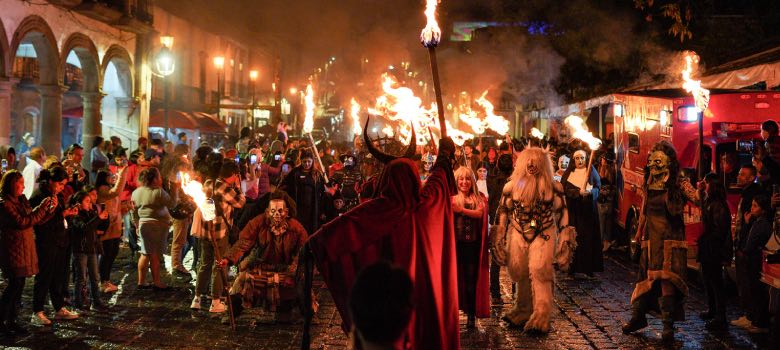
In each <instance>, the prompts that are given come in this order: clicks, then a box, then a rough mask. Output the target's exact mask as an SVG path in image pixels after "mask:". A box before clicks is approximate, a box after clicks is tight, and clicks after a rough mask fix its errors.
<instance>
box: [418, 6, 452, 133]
mask: <svg viewBox="0 0 780 350" xmlns="http://www.w3.org/2000/svg"><path fill="white" fill-rule="evenodd" d="M438 4H439V0H426V3H425V17H426V18H427V19H428V23H427V24H426V25H425V28H423V30H422V32H421V33H420V41H422V44H423V46H425V47H427V48H428V57H429V58H430V60H431V75H432V76H433V90H434V92H435V93H436V107H437V110H438V112H439V129H440V130H439V132H440V133H441V137H442V138H445V137H447V126H446V124H445V120H444V102H442V98H441V83H440V82H439V64H438V63H437V62H436V46H438V45H439V40H441V29H440V28H439V23H438V22H436V6H438Z"/></svg>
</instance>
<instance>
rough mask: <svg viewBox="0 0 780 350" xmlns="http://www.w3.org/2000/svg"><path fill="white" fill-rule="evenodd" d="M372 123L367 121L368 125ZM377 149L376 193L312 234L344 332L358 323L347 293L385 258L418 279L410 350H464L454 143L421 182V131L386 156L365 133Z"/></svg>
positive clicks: (443, 147) (445, 145) (446, 144)
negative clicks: (359, 276) (417, 150)
mask: <svg viewBox="0 0 780 350" xmlns="http://www.w3.org/2000/svg"><path fill="white" fill-rule="evenodd" d="M364 130H370V129H369V128H368V121H366V128H365V129H364ZM364 138H365V141H366V142H365V144H366V146H367V147H368V149H369V151H370V152H371V154H372V155H373V156H374V157H375V158H376V159H377V160H379V161H381V162H383V163H385V164H386V165H385V167H384V169H383V171H382V174H381V175H380V177H379V180H378V182H377V188H376V191H375V193H374V198H373V199H371V200H368V201H367V202H364V203H363V204H361V205H360V206H358V207H355V208H354V209H352V210H351V211H349V212H347V213H345V214H344V215H341V216H340V217H338V218H336V219H335V220H333V221H332V222H330V223H328V224H326V225H324V226H323V227H322V228H321V229H320V230H319V231H318V232H317V233H315V234H314V235H313V236H312V237H311V238H310V239H309V245H310V247H311V249H312V252H313V255H314V258H315V262H316V264H317V268H318V270H319V271H320V273H321V275H322V277H323V279H324V280H325V283H326V284H327V286H328V290H330V292H331V294H332V295H333V299H334V301H335V303H336V307H337V309H338V311H339V313H340V315H341V318H342V320H343V324H342V326H343V328H344V331H345V332H349V330H350V329H351V327H352V326H353V323H352V319H351V316H350V313H349V310H348V304H347V298H348V294H349V290H350V287H351V286H352V284H353V282H354V281H355V278H356V276H357V274H358V273H359V272H360V270H361V269H362V268H363V267H366V266H369V265H371V264H373V263H376V262H377V261H380V260H389V261H390V262H391V263H393V264H395V265H397V266H399V267H401V268H402V269H404V270H405V271H406V272H407V273H408V274H409V276H410V277H411V278H412V282H413V286H414V287H413V288H414V289H413V295H414V300H415V304H416V305H417V306H416V307H415V310H414V317H413V318H412V322H411V323H410V326H409V328H408V329H407V331H406V344H405V346H404V348H405V349H409V348H411V349H445V350H449V349H458V348H459V347H460V339H459V332H458V285H457V264H456V259H455V234H454V227H453V212H452V205H451V203H450V197H451V196H452V195H454V194H455V193H456V188H455V179H454V177H453V171H452V164H453V161H454V157H453V155H454V153H455V145H454V143H453V142H452V139H450V138H444V139H442V140H441V142H440V145H439V154H438V157H437V162H436V164H435V165H434V167H433V169H432V170H431V175H430V177H428V180H427V181H426V183H425V186H422V185H421V183H420V175H419V171H418V167H417V164H416V163H415V162H414V161H412V160H411V159H410V158H411V157H412V156H413V155H414V153H415V147H416V144H415V139H416V136H415V135H414V133H412V137H411V140H412V141H411V144H410V145H409V146H408V147H407V149H406V152H405V154H404V156H403V157H396V156H391V155H388V154H385V153H383V152H381V151H379V150H378V149H376V147H375V146H373V144H372V142H371V140H370V139H369V138H368V136H367V135H366V134H365V133H364Z"/></svg>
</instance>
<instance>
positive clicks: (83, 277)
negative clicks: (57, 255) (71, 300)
mask: <svg viewBox="0 0 780 350" xmlns="http://www.w3.org/2000/svg"><path fill="white" fill-rule="evenodd" d="M73 260H74V261H75V263H76V270H77V271H76V283H75V285H74V294H75V305H76V307H78V308H82V307H85V306H86V305H89V304H88V303H87V302H88V301H89V300H87V298H88V297H90V299H91V301H92V303H93V304H94V305H100V304H102V303H101V302H100V289H99V288H98V283H100V274H99V273H98V259H97V254H73ZM87 280H89V295H87Z"/></svg>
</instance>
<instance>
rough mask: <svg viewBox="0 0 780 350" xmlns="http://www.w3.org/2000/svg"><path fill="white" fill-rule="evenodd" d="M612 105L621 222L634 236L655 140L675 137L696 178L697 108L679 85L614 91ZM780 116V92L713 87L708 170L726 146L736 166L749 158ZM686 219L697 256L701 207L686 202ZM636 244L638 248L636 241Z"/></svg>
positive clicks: (734, 196) (732, 195) (733, 196)
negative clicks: (766, 126)
mask: <svg viewBox="0 0 780 350" xmlns="http://www.w3.org/2000/svg"><path fill="white" fill-rule="evenodd" d="M610 106H611V110H610V111H609V112H610V113H611V114H612V117H613V118H614V130H615V154H616V167H617V174H618V187H619V188H618V193H619V200H618V208H617V222H618V225H620V226H622V227H623V228H624V229H625V230H626V231H625V232H627V237H628V238H629V239H631V238H632V237H634V234H635V232H636V228H637V225H638V222H639V213H640V209H641V205H642V199H643V193H642V183H643V181H644V166H645V163H646V162H647V155H648V153H649V151H650V149H651V148H652V147H653V145H655V144H656V143H657V142H658V141H660V140H668V141H670V142H671V143H672V144H673V145H674V147H675V149H676V150H677V155H678V158H679V161H680V167H681V169H683V171H684V172H685V173H686V174H687V175H688V176H689V177H690V178H691V180H692V181H694V182H695V181H696V174H698V169H697V168H698V161H699V142H698V140H699V131H698V111H697V109H696V107H695V106H694V101H693V98H692V97H690V95H686V94H685V93H684V92H681V91H679V90H677V91H668V90H667V91H648V92H641V93H636V94H633V93H631V94H614V98H613V99H612V103H611V105H610ZM779 116H780V92H773V91H760V92H756V91H733V90H732V91H713V93H712V95H711V97H710V103H709V106H708V108H707V110H706V111H705V112H704V123H703V127H704V162H705V164H707V167H708V168H707V169H705V173H707V172H710V171H716V170H718V169H720V166H721V164H720V163H721V155H722V154H724V153H726V152H729V153H734V154H735V156H736V160H737V163H738V164H737V165H736V166H737V167H739V166H740V165H742V164H750V162H751V158H752V147H753V145H754V143H755V142H760V137H761V136H760V132H761V128H760V126H761V122H763V121H765V120H767V119H774V118H778V117H779ZM739 191H740V190H739V189H737V188H730V189H729V192H728V202H729V207H730V209H731V212H732V213H734V212H735V211H736V207H737V203H738V201H739ZM733 217H734V215H733V214H732V219H733ZM684 221H685V224H686V231H685V232H686V240H687V241H688V246H689V249H688V257H689V261H691V262H692V260H691V259H692V258H694V257H695V256H696V249H697V247H696V239H697V238H698V237H699V236H700V235H701V230H702V227H701V212H700V210H699V208H698V207H696V206H694V205H692V204H690V203H689V204H688V205H686V207H685V212H684ZM632 249H636V246H635V244H632ZM777 277H778V278H780V275H778V276H777ZM778 280H780V279H778Z"/></svg>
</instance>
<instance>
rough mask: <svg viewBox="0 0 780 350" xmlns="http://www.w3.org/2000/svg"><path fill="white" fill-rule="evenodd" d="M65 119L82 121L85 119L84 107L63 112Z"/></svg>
mask: <svg viewBox="0 0 780 350" xmlns="http://www.w3.org/2000/svg"><path fill="white" fill-rule="evenodd" d="M62 117H63V118H73V119H80V118H83V117H84V106H78V107H73V108H70V109H66V110H64V111H62Z"/></svg>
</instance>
